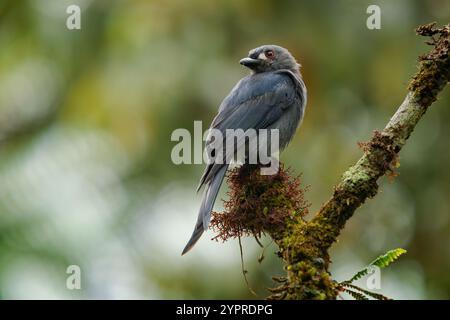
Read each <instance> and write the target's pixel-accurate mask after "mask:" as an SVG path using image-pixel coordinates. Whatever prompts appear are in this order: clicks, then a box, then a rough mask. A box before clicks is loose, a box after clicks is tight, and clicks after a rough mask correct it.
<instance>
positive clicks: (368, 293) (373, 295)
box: [344, 283, 391, 300]
mask: <svg viewBox="0 0 450 320" xmlns="http://www.w3.org/2000/svg"><path fill="white" fill-rule="evenodd" d="M344 286H345V287H346V289H344V290H348V289H349V288H351V289H353V290H357V291H359V292H361V293H363V294H365V295H366V296H368V297H371V298H374V299H376V300H391V299H390V298H388V297H386V296H384V295H382V294H379V293H375V292H372V291H369V290H365V289H363V288H360V287H358V286H355V285H353V284H349V283H347V284H345V285H344Z"/></svg>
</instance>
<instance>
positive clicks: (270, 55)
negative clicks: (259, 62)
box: [264, 50, 275, 59]
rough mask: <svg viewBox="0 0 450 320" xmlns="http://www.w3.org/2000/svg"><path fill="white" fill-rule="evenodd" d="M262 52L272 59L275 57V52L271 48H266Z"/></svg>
mask: <svg viewBox="0 0 450 320" xmlns="http://www.w3.org/2000/svg"><path fill="white" fill-rule="evenodd" d="M264 54H265V55H266V57H267V58H269V59H273V58H274V57H275V53H274V52H273V51H272V50H267V51H266V52H265V53H264Z"/></svg>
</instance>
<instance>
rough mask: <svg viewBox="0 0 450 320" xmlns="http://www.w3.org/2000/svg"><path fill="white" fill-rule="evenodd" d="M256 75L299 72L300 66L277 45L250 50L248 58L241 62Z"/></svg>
mask: <svg viewBox="0 0 450 320" xmlns="http://www.w3.org/2000/svg"><path fill="white" fill-rule="evenodd" d="M239 63H240V64H242V65H243V66H246V67H247V68H249V69H251V70H252V71H253V72H255V73H260V72H267V71H276V70H281V69H287V70H290V71H292V72H294V73H298V72H299V68H300V64H298V63H297V61H295V58H294V57H293V56H292V55H291V54H290V52H289V51H287V50H286V49H285V48H282V47H280V46H276V45H264V46H261V47H258V48H255V49H252V50H250V52H249V53H248V57H246V58H244V59H242V60H241V61H240V62H239Z"/></svg>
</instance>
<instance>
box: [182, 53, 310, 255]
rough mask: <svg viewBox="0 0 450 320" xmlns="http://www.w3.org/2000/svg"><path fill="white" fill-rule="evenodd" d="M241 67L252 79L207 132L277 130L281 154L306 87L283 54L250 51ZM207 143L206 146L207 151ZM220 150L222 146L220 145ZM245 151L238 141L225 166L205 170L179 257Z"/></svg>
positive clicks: (198, 232)
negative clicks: (194, 216)
mask: <svg viewBox="0 0 450 320" xmlns="http://www.w3.org/2000/svg"><path fill="white" fill-rule="evenodd" d="M240 63H241V64H242V65H244V66H246V67H248V68H250V69H251V71H252V73H251V74H250V75H249V76H247V77H245V78H243V79H241V80H240V81H239V82H238V83H237V84H236V86H235V87H234V88H233V89H232V90H231V92H230V94H229V95H228V96H227V97H226V98H225V99H224V100H223V102H222V103H221V105H220V107H219V111H218V114H217V116H216V117H215V118H214V120H213V122H212V124H211V128H214V129H218V130H220V131H221V132H222V134H223V137H224V140H225V139H226V132H225V130H226V129H243V130H244V131H245V130H247V129H279V138H280V140H279V148H280V150H282V149H284V148H285V147H286V146H287V144H288V143H289V142H290V140H291V139H292V137H293V136H294V134H295V131H296V129H297V127H298V126H299V125H300V123H301V121H302V119H303V114H304V111H305V105H306V87H305V84H304V83H303V80H302V77H301V74H300V71H299V68H300V65H299V64H298V63H297V62H296V61H295V59H294V57H293V56H292V55H291V54H290V53H289V52H288V51H287V50H286V49H284V48H282V47H279V46H275V45H265V46H261V47H258V48H256V49H253V50H251V51H250V52H249V55H248V57H247V58H244V59H242V60H241V61H240ZM210 143H211V140H207V141H206V146H208V145H209V144H210ZM224 145H225V144H224ZM244 147H245V139H243V140H238V142H237V143H236V147H235V149H234V150H225V152H224V153H225V155H224V157H225V163H223V164H220V163H211V164H208V165H207V166H206V168H205V171H204V173H203V175H202V177H201V179H200V184H199V186H198V189H197V190H199V189H200V188H201V187H202V186H203V185H204V186H205V191H204V194H203V200H202V204H201V206H200V210H199V214H198V218H197V223H196V225H195V229H194V232H193V234H192V236H191V239H190V240H189V242H188V243H187V245H186V247H185V248H184V250H183V253H182V254H185V253H186V252H188V251H189V250H190V249H191V248H192V247H193V246H194V245H195V243H196V242H197V241H198V239H199V238H200V236H201V235H202V234H203V232H204V231H205V230H206V229H207V228H208V225H209V221H210V217H211V211H212V209H213V206H214V202H215V200H216V197H217V194H218V192H219V189H220V186H221V184H222V181H223V178H224V176H225V173H226V170H227V168H228V163H230V160H231V159H232V158H233V157H234V155H235V153H236V150H238V149H240V148H244Z"/></svg>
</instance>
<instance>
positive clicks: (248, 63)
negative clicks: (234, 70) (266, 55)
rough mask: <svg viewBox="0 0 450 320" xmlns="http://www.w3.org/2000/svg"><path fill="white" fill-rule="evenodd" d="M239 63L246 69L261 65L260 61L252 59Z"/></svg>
mask: <svg viewBox="0 0 450 320" xmlns="http://www.w3.org/2000/svg"><path fill="white" fill-rule="evenodd" d="M239 63H240V64H242V65H243V66H246V67H247V68H253V67H255V66H257V65H259V64H260V63H261V61H260V60H258V59H253V58H244V59H241V61H239Z"/></svg>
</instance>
